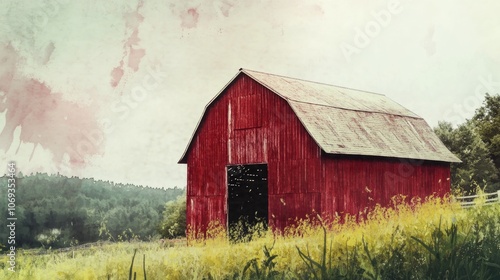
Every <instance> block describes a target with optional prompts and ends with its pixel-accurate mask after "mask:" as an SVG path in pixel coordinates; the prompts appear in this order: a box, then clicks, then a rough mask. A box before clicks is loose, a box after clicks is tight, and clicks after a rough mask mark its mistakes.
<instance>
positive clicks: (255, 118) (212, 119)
mask: <svg viewBox="0 0 500 280" xmlns="http://www.w3.org/2000/svg"><path fill="white" fill-rule="evenodd" d="M187 162H188V184H187V203H188V205H187V222H188V224H189V225H190V226H191V228H192V229H194V230H197V231H204V229H206V227H207V226H208V224H209V223H210V221H215V220H217V221H219V222H221V223H223V224H226V223H227V209H226V195H227V194H226V192H227V186H226V184H227V183H226V166H227V165H233V164H249V163H267V164H268V186H269V223H270V224H271V225H273V226H276V227H279V228H283V227H284V226H286V225H287V224H288V222H287V220H288V218H289V217H304V216H305V215H306V214H308V213H310V212H311V211H312V210H313V209H314V211H318V212H319V211H320V207H321V203H320V193H319V190H320V185H321V168H320V166H321V161H320V149H319V147H318V146H317V144H316V143H315V142H314V140H313V139H312V138H311V137H310V136H309V135H308V134H307V132H306V130H305V129H304V127H303V126H302V124H301V123H300V121H299V120H298V118H297V117H296V116H295V114H294V112H293V111H292V109H291V108H290V107H289V106H288V104H287V103H286V102H285V101H284V100H283V99H281V98H280V97H279V96H277V95H276V94H274V93H273V92H271V91H269V90H268V89H267V88H265V87H263V86H261V85H260V84H258V83H257V82H255V81H253V80H252V79H251V78H249V77H247V76H245V75H241V76H240V77H238V78H237V79H236V80H235V81H234V82H233V84H232V85H230V86H229V87H228V88H227V89H226V92H225V93H223V94H221V95H220V97H219V98H218V99H217V100H216V101H214V102H213V103H212V105H211V107H210V108H209V109H208V110H207V112H206V115H205V116H204V118H203V120H202V123H201V124H200V127H199V129H198V132H197V134H196V135H195V138H194V139H193V142H192V144H191V147H190V150H189V153H188V159H187ZM280 201H284V202H285V204H286V205H283V204H282V203H281V202H280ZM310 201H315V202H314V203H311V202H310ZM276 202H278V203H279V204H276Z"/></svg>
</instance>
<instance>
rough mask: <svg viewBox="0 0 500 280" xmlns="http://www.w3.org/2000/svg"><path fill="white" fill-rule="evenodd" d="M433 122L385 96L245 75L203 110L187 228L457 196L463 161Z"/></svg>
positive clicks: (191, 151)
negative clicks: (456, 165) (454, 188)
mask: <svg viewBox="0 0 500 280" xmlns="http://www.w3.org/2000/svg"><path fill="white" fill-rule="evenodd" d="M458 161H459V159H458V158H457V157H455V156H454V155H453V154H452V153H451V152H450V151H449V150H448V149H447V148H446V147H445V146H444V145H443V143H442V142H441V141H440V140H439V138H438V137H437V136H436V135H435V134H434V133H433V131H432V129H431V128H430V127H429V126H428V125H427V123H426V122H425V121H424V120H423V119H422V118H421V117H419V116H417V115H416V114H415V113H413V112H411V111H409V110H408V109H406V108H404V107H403V106H401V105H399V104H398V103H396V102H394V101H392V100H390V99H389V98H387V97H386V96H384V95H381V94H376V93H371V92H365V91H359V90H353V89H348V88H344V87H338V86H332V85H327V84H322V83H315V82H309V81H304V80H300V79H293V78H288V77H283V76H277V75H271V74H266V73H261V72H256V71H250V70H245V69H240V71H239V72H238V74H237V75H236V76H235V77H234V78H233V79H231V80H230V81H229V83H228V84H227V85H226V86H225V87H224V88H223V89H222V90H221V91H220V92H219V93H218V94H217V95H216V96H215V98H213V99H212V100H211V101H210V103H209V104H208V105H207V106H206V108H205V111H204V113H203V116H202V118H201V119H200V121H199V123H198V126H197V128H196V130H195V132H194V133H193V136H192V138H191V140H190V141H189V144H188V146H187V148H186V151H185V152H184V155H183V156H182V158H181V160H180V161H179V163H187V223H188V226H189V227H191V229H192V230H195V231H197V232H204V231H205V229H206V228H207V226H208V225H209V223H210V222H213V221H218V222H220V223H222V224H224V225H228V226H231V224H233V223H235V222H236V221H237V220H238V219H239V218H241V217H246V219H247V220H249V221H250V222H251V221H254V220H255V218H258V219H261V220H264V221H266V222H268V223H269V224H270V225H271V226H272V227H273V228H275V229H283V228H284V227H286V226H287V225H290V223H292V222H293V220H294V219H295V218H303V217H305V216H306V215H308V214H313V213H319V214H322V215H326V216H328V215H334V214H335V213H338V214H340V215H342V213H351V214H357V213H359V212H360V211H363V210H364V209H365V208H366V207H371V206H373V205H375V204H377V203H378V204H381V205H387V204H389V203H390V200H391V197H393V196H395V195H399V194H401V195H405V196H408V197H415V196H419V197H425V196H428V195H432V194H437V195H443V194H445V193H447V192H449V191H450V163H451V162H458Z"/></svg>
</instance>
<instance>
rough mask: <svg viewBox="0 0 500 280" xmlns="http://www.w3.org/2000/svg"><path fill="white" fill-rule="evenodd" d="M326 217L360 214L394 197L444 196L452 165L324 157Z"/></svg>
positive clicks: (323, 198)
mask: <svg viewBox="0 0 500 280" xmlns="http://www.w3.org/2000/svg"><path fill="white" fill-rule="evenodd" d="M322 176H323V177H324V185H323V187H324V194H325V195H324V196H322V201H321V204H322V210H323V214H325V215H331V214H334V213H335V212H337V213H339V214H341V213H350V214H358V213H359V212H361V211H364V210H365V208H366V207H369V208H370V207H373V206H375V204H376V203H379V204H381V205H383V206H387V205H390V203H391V198H392V197H393V196H395V195H404V196H407V199H408V200H409V199H411V198H412V197H417V196H418V197H421V198H424V197H426V196H429V195H432V194H435V195H438V196H443V195H444V194H446V193H448V192H449V191H450V165H449V163H438V162H429V161H416V160H407V159H385V158H368V157H355V156H351V157H348V156H334V155H325V156H324V160H323V164H322Z"/></svg>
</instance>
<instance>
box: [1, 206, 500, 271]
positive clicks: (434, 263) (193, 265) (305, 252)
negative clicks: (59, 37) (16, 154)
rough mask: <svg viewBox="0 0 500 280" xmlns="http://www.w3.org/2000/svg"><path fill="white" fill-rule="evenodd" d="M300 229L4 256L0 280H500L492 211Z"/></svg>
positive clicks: (499, 243)
mask: <svg viewBox="0 0 500 280" xmlns="http://www.w3.org/2000/svg"><path fill="white" fill-rule="evenodd" d="M327 227H328V228H326V229H325V228H324V227H321V226H311V223H309V222H308V221H303V222H301V223H299V225H298V226H297V228H294V229H290V230H289V231H287V232H286V233H285V234H284V235H280V236H274V235H273V233H271V232H267V233H266V234H265V235H264V236H261V237H255V238H254V239H253V241H251V242H247V243H230V242H228V241H227V239H226V238H225V237H224V234H223V233H222V232H220V231H218V230H217V229H214V230H213V231H212V233H213V235H214V236H215V237H214V238H213V239H210V240H205V241H199V242H195V243H193V244H190V245H189V246H186V245H179V244H177V245H175V246H170V245H168V244H169V243H166V246H165V245H161V244H160V243H159V242H138V243H112V244H105V245H102V246H96V247H92V248H86V249H79V250H70V251H67V252H62V253H60V252H55V251H54V252H50V253H48V254H44V255H35V254H33V253H32V252H22V251H20V250H19V251H17V256H16V272H11V271H9V270H8V269H7V268H8V264H7V258H6V256H5V254H4V255H3V256H2V263H1V264H0V267H1V268H2V271H1V272H0V279H129V275H131V263H132V257H133V255H134V251H135V250H137V251H136V252H137V254H136V256H135V259H134V263H133V266H132V275H133V274H134V273H135V274H136V278H137V279H144V271H145V272H146V276H147V279H500V205H494V206H484V207H476V208H472V209H468V210H464V209H461V208H460V207H459V206H458V205H456V204H452V203H449V202H446V201H444V200H442V199H429V200H428V201H426V202H423V203H420V202H414V203H413V204H412V205H408V204H404V203H400V204H397V205H396V206H395V207H393V208H377V209H375V210H374V211H372V212H371V213H370V214H368V215H367V218H366V220H365V221H363V222H361V223H356V222H354V221H352V220H349V219H348V220H347V221H345V222H344V223H341V224H340V223H333V224H329V225H328V226H327Z"/></svg>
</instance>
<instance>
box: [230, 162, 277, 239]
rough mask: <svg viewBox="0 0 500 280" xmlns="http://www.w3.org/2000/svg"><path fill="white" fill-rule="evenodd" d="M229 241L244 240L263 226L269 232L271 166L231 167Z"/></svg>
mask: <svg viewBox="0 0 500 280" xmlns="http://www.w3.org/2000/svg"><path fill="white" fill-rule="evenodd" d="M227 193H228V195H227V206H228V207H227V208H228V229H229V238H230V239H232V240H236V239H242V238H245V237H246V236H248V234H249V233H250V229H251V228H253V227H254V226H255V225H256V224H257V223H259V222H261V223H262V224H263V225H264V228H267V222H268V217H267V214H268V194H267V164H250V165H231V166H228V167H227Z"/></svg>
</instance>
